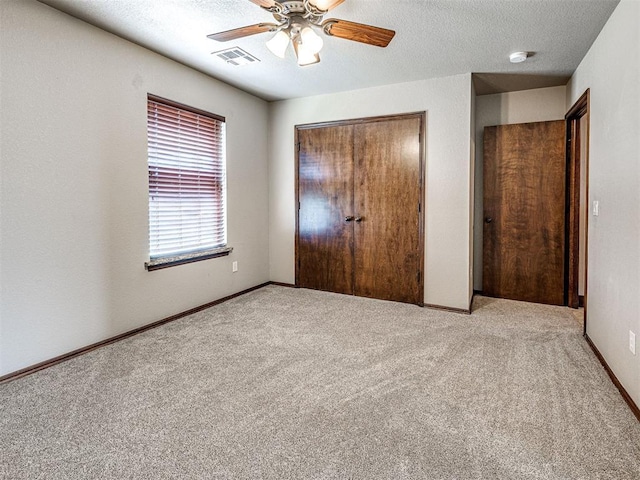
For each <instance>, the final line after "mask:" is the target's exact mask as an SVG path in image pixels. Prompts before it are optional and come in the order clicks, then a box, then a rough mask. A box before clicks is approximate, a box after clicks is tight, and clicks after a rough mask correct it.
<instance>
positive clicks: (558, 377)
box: [0, 286, 640, 480]
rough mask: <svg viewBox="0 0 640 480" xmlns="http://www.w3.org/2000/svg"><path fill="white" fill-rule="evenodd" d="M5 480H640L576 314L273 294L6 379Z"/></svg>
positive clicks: (632, 437)
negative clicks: (463, 310)
mask: <svg viewBox="0 0 640 480" xmlns="http://www.w3.org/2000/svg"><path fill="white" fill-rule="evenodd" d="M0 408H1V410H0V478H3V479H12V480H13V479H40V478H42V479H65V480H69V479H81V478H82V479H85V478H86V479H102V478H105V479H183V478H194V479H195V478H198V479H200V478H207V479H232V478H239V479H244V478H247V479H249V478H269V479H271V478H273V479H288V478H296V479H306V478H318V479H320V478H336V479H383V478H384V479H405V478H406V479H636V480H637V479H640V423H639V422H638V421H637V420H636V418H635V417H634V416H633V414H632V412H631V411H630V410H629V408H628V407H627V405H626V404H625V403H624V402H623V400H622V398H621V396H620V394H619V392H618V391H617V390H616V388H615V387H614V385H613V384H612V383H611V381H610V379H609V378H608V376H607V374H606V372H605V371H604V369H603V368H602V366H601V365H600V364H599V362H598V360H597V359H596V358H595V356H594V355H593V353H592V352H591V350H590V349H589V347H588V345H587V344H586V342H585V340H584V338H583V337H582V335H581V325H580V323H579V322H578V321H576V319H575V317H574V316H573V313H572V312H571V311H570V310H569V309H567V308H564V307H553V306H545V305H534V304H527V303H522V302H514V301H509V300H497V299H490V298H483V297H477V298H476V300H475V303H474V309H473V314H472V315H460V314H455V313H448V312H441V311H436V310H430V309H425V308H420V307H416V306H413V305H404V304H398V303H391V302H385V301H378V300H370V299H364V298H358V297H351V296H345V295H336V294H331V293H325V292H317V291H310V290H304V289H292V288H285V287H278V286H268V287H265V288H262V289H259V290H256V291H253V292H251V293H248V294H246V295H243V296H240V297H237V298H235V299H232V300H230V301H228V302H225V303H223V304H220V305H217V306H215V307H212V308H210V309H208V310H205V311H202V312H199V313H197V314H193V315H190V316H188V317H185V318H183V319H180V320H177V321H175V322H172V323H169V324H166V325H164V326H161V327H158V328H155V329H153V330H149V331H147V332H144V333H142V334H139V335H136V336H134V337H130V338H128V339H125V340H123V341H120V342H117V343H115V344H111V345H108V346H106V347H103V348H100V349H97V350H94V351H92V352H90V353H88V354H86V355H82V356H80V357H77V358H74V359H72V360H69V361H67V362H64V363H61V364H59V365H57V366H54V367H52V368H49V369H46V370H42V371H40V372H37V373H35V374H33V375H30V376H27V377H24V378H20V379H17V380H15V381H11V382H7V383H4V384H2V385H0Z"/></svg>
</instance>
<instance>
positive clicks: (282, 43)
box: [266, 30, 289, 58]
mask: <svg viewBox="0 0 640 480" xmlns="http://www.w3.org/2000/svg"><path fill="white" fill-rule="evenodd" d="M266 45H267V48H268V49H269V50H270V51H271V53H273V54H274V55H275V56H277V57H280V58H284V55H285V53H286V51H287V47H288V46H289V35H287V34H286V33H285V32H284V31H283V30H280V31H279V32H278V33H276V34H275V35H274V36H273V37H272V38H271V40H269V41H268V42H267V43H266Z"/></svg>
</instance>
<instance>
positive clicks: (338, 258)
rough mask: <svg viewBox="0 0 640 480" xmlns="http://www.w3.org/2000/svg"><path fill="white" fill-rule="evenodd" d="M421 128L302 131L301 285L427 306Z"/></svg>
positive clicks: (364, 125) (352, 126)
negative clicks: (424, 302) (424, 299)
mask: <svg viewBox="0 0 640 480" xmlns="http://www.w3.org/2000/svg"><path fill="white" fill-rule="evenodd" d="M422 122H423V116H422V115H421V114H412V115H405V116H398V117H385V118H376V119H364V120H359V121H353V122H351V123H348V122H340V123H336V124H324V125H306V126H299V127H297V142H298V168H297V174H298V181H297V197H298V216H297V236H296V257H297V258H296V260H297V261H296V285H298V286H300V287H305V288H313V289H317V290H326V291H331V292H337V293H346V294H353V295H358V296H364V297H372V298H379V299H384V300H394V301H400V302H406V303H416V304H422V299H423V291H424V288H423V274H422V270H423V263H424V261H423V258H424V256H423V250H424V248H423V245H424V243H423V235H422V217H423V214H422V208H421V204H422V198H423V197H422V192H423V187H422V155H421V152H422V146H421V131H422Z"/></svg>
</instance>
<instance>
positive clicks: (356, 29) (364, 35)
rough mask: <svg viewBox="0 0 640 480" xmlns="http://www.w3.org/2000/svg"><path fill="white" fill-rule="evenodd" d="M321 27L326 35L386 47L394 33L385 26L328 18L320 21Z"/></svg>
mask: <svg viewBox="0 0 640 480" xmlns="http://www.w3.org/2000/svg"><path fill="white" fill-rule="evenodd" d="M322 29H323V30H324V33H326V34H327V35H331V36H334V37H339V38H345V39H347V40H353V41H354V42H362V43H366V44H369V45H375V46H377V47H386V46H387V45H389V42H390V41H391V39H392V38H393V36H394V35H395V34H396V32H394V31H393V30H388V29H386V28H380V27H374V26H372V25H364V24H362V23H356V22H349V21H347V20H338V19H337V18H330V19H328V20H325V21H324V22H322Z"/></svg>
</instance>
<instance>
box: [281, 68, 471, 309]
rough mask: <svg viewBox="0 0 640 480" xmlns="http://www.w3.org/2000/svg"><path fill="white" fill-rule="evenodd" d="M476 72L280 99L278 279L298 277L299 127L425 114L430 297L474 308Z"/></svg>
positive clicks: (427, 292) (444, 303)
mask: <svg viewBox="0 0 640 480" xmlns="http://www.w3.org/2000/svg"><path fill="white" fill-rule="evenodd" d="M470 83H471V75H470V74H466V75H458V76H453V77H446V78H439V79H432V80H424V81H419V82H411V83H404V84H398V85H388V86H384V87H375V88H368V89H363V90H356V91H351V92H345V93H339V94H333V95H322V96H315V97H307V98H300V99H295V100H287V101H281V102H275V103H273V104H271V105H270V111H269V125H270V133H269V139H270V144H269V209H270V225H269V235H270V240H269V245H270V256H269V258H270V272H271V273H270V275H271V280H274V281H279V282H287V283H293V282H294V256H295V254H294V240H295V205H294V201H295V200H294V198H295V184H294V175H295V171H294V169H295V167H294V160H295V154H294V127H295V125H299V124H305V123H315V122H321V121H332V120H341V119H350V118H362V117H372V116H378V115H390V114H397V113H407V112H417V111H426V113H427V125H426V142H425V144H426V202H425V204H426V211H425V215H426V228H425V234H426V238H425V250H426V251H425V302H426V303H430V304H436V305H442V306H447V307H454V308H465V309H466V308H468V307H469V298H470V295H469V291H470V282H469V277H470V273H469V272H470V269H471V263H470V258H471V252H470V249H469V236H470V235H471V233H470V231H471V229H470V218H471V216H470V215H471V214H470V212H471V209H470V204H471V202H472V198H471V192H470V184H471V181H472V180H471V179H472V174H473V171H472V170H471V162H470V152H471V145H470V135H469V125H470V122H471V86H470Z"/></svg>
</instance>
